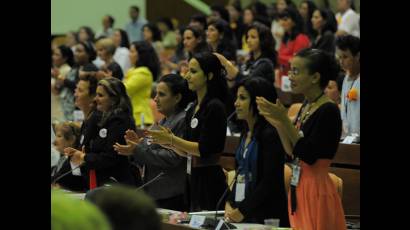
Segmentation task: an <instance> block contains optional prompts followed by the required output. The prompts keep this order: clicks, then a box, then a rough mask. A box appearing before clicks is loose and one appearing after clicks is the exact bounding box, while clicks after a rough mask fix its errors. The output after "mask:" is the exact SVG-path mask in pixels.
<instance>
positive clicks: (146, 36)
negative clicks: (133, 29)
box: [142, 27, 152, 42]
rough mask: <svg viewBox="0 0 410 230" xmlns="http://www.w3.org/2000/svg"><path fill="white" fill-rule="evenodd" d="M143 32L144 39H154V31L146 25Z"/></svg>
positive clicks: (148, 40)
mask: <svg viewBox="0 0 410 230" xmlns="http://www.w3.org/2000/svg"><path fill="white" fill-rule="evenodd" d="M142 33H143V35H144V41H147V42H151V41H152V31H151V30H150V29H149V28H148V27H144V29H143V31H142Z"/></svg>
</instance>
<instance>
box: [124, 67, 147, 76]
mask: <svg viewBox="0 0 410 230" xmlns="http://www.w3.org/2000/svg"><path fill="white" fill-rule="evenodd" d="M127 75H146V76H151V77H152V73H151V71H150V70H149V69H148V67H146V66H139V67H133V68H131V69H129V70H128V72H127Z"/></svg>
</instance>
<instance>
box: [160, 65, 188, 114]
mask: <svg viewBox="0 0 410 230" xmlns="http://www.w3.org/2000/svg"><path fill="white" fill-rule="evenodd" d="M160 82H164V83H165V84H166V85H167V86H168V88H169V89H170V90H171V93H172V95H174V96H175V95H178V94H181V100H180V101H179V102H178V104H177V108H176V109H175V111H177V112H179V111H181V110H183V109H185V107H186V106H187V105H188V103H190V102H192V101H194V100H195V94H194V93H193V92H192V91H191V90H189V88H188V82H187V81H186V80H185V79H184V78H183V77H181V76H180V75H178V74H173V73H171V74H167V75H164V76H162V77H161V78H160V79H159V81H158V83H160Z"/></svg>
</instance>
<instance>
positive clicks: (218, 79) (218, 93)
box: [192, 52, 228, 104]
mask: <svg viewBox="0 0 410 230" xmlns="http://www.w3.org/2000/svg"><path fill="white" fill-rule="evenodd" d="M192 58H195V60H197V61H198V63H199V66H200V67H201V69H202V71H203V72H204V74H205V76H206V78H207V81H206V84H207V92H206V96H205V97H206V98H208V99H210V98H218V99H219V100H220V101H221V102H222V103H224V104H225V103H226V97H227V92H228V85H227V83H226V70H225V68H224V67H223V66H222V64H221V62H220V61H219V59H218V58H217V57H216V56H215V55H214V54H212V53H211V52H201V53H196V54H194V56H193V57H192ZM210 73H212V75H213V77H212V79H209V78H208V76H209V74H210ZM204 101H205V100H204Z"/></svg>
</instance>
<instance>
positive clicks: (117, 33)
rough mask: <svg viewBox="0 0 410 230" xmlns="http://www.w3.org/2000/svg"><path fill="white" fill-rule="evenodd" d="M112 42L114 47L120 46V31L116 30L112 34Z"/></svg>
mask: <svg viewBox="0 0 410 230" xmlns="http://www.w3.org/2000/svg"><path fill="white" fill-rule="evenodd" d="M112 41H113V42H114V45H115V47H120V45H121V33H120V31H118V30H116V31H114V34H113V35H112Z"/></svg>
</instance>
